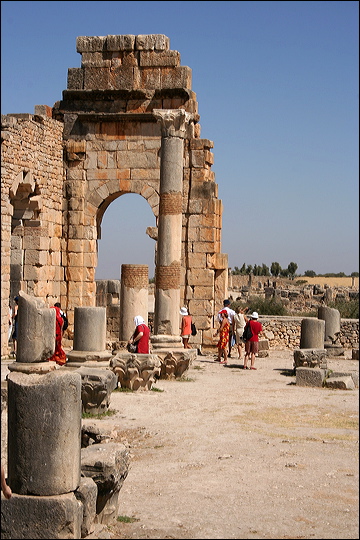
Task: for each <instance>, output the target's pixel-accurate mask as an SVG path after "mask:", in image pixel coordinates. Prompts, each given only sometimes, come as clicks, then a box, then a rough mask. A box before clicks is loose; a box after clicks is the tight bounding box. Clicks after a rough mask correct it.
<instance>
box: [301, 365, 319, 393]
mask: <svg viewBox="0 0 360 540" xmlns="http://www.w3.org/2000/svg"><path fill="white" fill-rule="evenodd" d="M325 375H326V371H325V370H324V369H320V368H318V367H314V368H308V367H298V368H296V385H297V386H316V387H320V388H321V387H322V386H323V382H324V380H325Z"/></svg>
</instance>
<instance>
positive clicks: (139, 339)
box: [128, 315, 150, 354]
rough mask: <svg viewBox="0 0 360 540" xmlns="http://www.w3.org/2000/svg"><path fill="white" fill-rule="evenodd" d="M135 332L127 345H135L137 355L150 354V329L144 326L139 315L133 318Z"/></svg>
mask: <svg viewBox="0 0 360 540" xmlns="http://www.w3.org/2000/svg"><path fill="white" fill-rule="evenodd" d="M134 324H135V330H134V333H133V335H132V336H131V338H130V339H129V341H128V343H135V344H136V345H137V350H136V352H137V353H138V354H149V352H150V345H149V342H150V328H149V327H148V326H147V325H146V324H145V321H144V319H143V318H142V317H141V315H137V316H136V317H134Z"/></svg>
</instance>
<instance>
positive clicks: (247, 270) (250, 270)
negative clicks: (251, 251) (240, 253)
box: [246, 264, 253, 276]
mask: <svg viewBox="0 0 360 540" xmlns="http://www.w3.org/2000/svg"><path fill="white" fill-rule="evenodd" d="M252 271H253V267H252V264H248V265H247V268H246V274H247V275H248V276H249V275H250V274H252Z"/></svg>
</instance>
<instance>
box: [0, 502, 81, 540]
mask: <svg viewBox="0 0 360 540" xmlns="http://www.w3.org/2000/svg"><path fill="white" fill-rule="evenodd" d="M82 521H83V505H82V503H81V502H80V501H78V500H77V499H76V497H75V495H74V493H65V494H63V495H53V496H48V497H46V496H40V497H38V496H35V495H18V494H16V493H13V495H12V497H11V498H10V499H5V498H2V499H1V538H2V539H10V538H28V539H33V540H35V539H37V538H61V539H64V538H81V524H82Z"/></svg>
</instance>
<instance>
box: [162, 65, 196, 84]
mask: <svg viewBox="0 0 360 540" xmlns="http://www.w3.org/2000/svg"><path fill="white" fill-rule="evenodd" d="M191 85H192V70H191V69H190V68H189V67H187V66H179V67H175V68H163V69H162V70H161V88H185V89H191Z"/></svg>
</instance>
